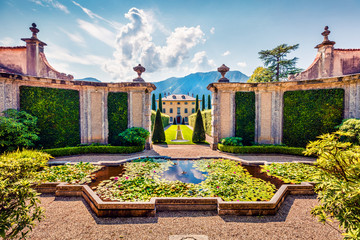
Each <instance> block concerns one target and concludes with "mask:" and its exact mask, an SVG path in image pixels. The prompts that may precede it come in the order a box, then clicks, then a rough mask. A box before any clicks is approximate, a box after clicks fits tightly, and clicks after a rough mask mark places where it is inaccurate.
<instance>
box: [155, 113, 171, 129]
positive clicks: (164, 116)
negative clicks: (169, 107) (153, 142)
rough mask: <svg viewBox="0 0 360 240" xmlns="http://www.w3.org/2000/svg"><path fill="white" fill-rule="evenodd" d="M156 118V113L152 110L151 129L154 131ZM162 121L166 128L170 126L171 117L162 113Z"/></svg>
mask: <svg viewBox="0 0 360 240" xmlns="http://www.w3.org/2000/svg"><path fill="white" fill-rule="evenodd" d="M155 116H156V111H154V110H151V129H154V123H155ZM161 121H162V124H163V127H164V128H165V127H166V126H168V125H169V124H170V123H169V121H170V116H169V115H166V114H164V113H161Z"/></svg>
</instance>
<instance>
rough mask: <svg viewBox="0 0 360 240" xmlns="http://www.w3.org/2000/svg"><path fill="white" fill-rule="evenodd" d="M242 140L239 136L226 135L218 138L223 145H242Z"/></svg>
mask: <svg viewBox="0 0 360 240" xmlns="http://www.w3.org/2000/svg"><path fill="white" fill-rule="evenodd" d="M242 140H243V139H242V138H241V137H226V138H222V139H220V143H221V144H222V145H225V146H242V145H243V144H242Z"/></svg>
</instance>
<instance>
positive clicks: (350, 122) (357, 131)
mask: <svg viewBox="0 0 360 240" xmlns="http://www.w3.org/2000/svg"><path fill="white" fill-rule="evenodd" d="M336 128H338V129H339V131H341V132H344V133H347V135H346V137H344V138H343V139H342V140H343V141H345V142H351V143H353V144H356V145H360V119H355V118H350V119H344V120H343V121H342V123H341V124H340V125H339V126H337V127H336Z"/></svg>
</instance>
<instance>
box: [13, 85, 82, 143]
mask: <svg viewBox="0 0 360 240" xmlns="http://www.w3.org/2000/svg"><path fill="white" fill-rule="evenodd" d="M20 109H21V110H23V111H26V112H27V113H29V114H31V115H32V116H35V117H37V118H38V122H37V126H38V128H39V137H40V140H39V141H38V142H37V145H38V146H39V147H44V148H50V147H65V146H76V145H77V144H79V143H80V115H79V109H80V104H79V92H78V91H75V90H66V89H55V88H43V87H26V86H21V87H20Z"/></svg>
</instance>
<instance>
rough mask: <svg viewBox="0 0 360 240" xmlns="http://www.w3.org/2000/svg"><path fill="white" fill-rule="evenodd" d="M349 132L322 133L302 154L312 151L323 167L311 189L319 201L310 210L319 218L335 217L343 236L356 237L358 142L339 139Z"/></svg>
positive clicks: (359, 209) (359, 223)
mask: <svg viewBox="0 0 360 240" xmlns="http://www.w3.org/2000/svg"><path fill="white" fill-rule="evenodd" d="M350 135H351V134H349V133H344V132H340V131H339V132H336V133H332V134H324V135H322V136H320V137H319V140H317V141H313V142H310V143H309V144H308V146H307V149H306V154H316V155H317V156H318V159H317V161H316V165H317V166H318V167H319V168H321V169H322V170H323V172H324V173H323V174H319V175H318V178H319V183H318V184H317V185H316V188H315V191H316V193H317V195H318V199H319V202H320V205H318V206H316V207H315V208H313V209H312V211H311V213H312V214H313V215H315V216H317V217H318V219H319V221H321V222H326V221H328V220H331V219H332V218H335V219H336V220H337V221H338V222H339V225H340V227H341V228H344V229H345V233H344V236H345V239H354V240H355V239H360V231H359V229H360V218H359V216H360V174H359V173H360V146H358V145H353V144H352V143H349V142H343V141H341V138H342V137H348V136H350Z"/></svg>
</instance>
